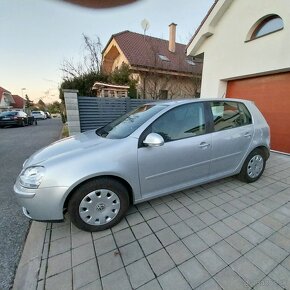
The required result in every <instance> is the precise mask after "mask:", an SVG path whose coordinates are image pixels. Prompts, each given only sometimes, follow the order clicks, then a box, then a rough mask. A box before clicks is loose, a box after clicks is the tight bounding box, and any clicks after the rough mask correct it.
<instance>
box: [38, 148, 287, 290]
mask: <svg viewBox="0 0 290 290" xmlns="http://www.w3.org/2000/svg"><path fill="white" fill-rule="evenodd" d="M289 201H290V157H287V156H283V155H278V154H275V153H272V155H271V158H270V160H269V162H268V166H267V169H266V171H265V173H264V176H263V177H262V178H261V179H260V180H259V181H258V182H255V183H252V184H245V183H242V182H240V181H238V180H236V179H235V178H227V179H223V180H221V181H218V182H214V183H211V184H208V185H204V186H199V187H195V188H192V189H190V190H186V191H182V192H179V193H176V194H172V195H169V196H166V197H163V198H158V199H155V200H152V201H150V202H145V203H142V204H140V205H137V206H136V207H132V208H131V209H130V211H129V213H128V215H127V216H126V218H125V219H123V221H122V222H121V223H120V224H119V225H117V226H115V227H114V228H113V229H112V230H106V231H103V232H98V233H93V234H91V233H87V232H83V231H80V230H78V229H77V228H75V227H74V226H73V225H71V224H70V222H69V220H67V221H66V222H65V223H61V224H52V225H51V224H48V225H47V230H46V237H45V244H44V248H43V249H44V250H43V254H42V263H41V269H40V271H39V275H38V289H43V287H44V285H45V287H46V288H45V289H62V290H63V289H122V290H125V289H142V290H145V289H148V290H154V289H164V290H170V289H172V290H176V289H178V290H182V289H194V288H198V289H210V290H213V289H229V290H232V289H235V290H236V289H249V288H251V287H252V288H254V289H272V290H273V289H282V288H287V289H290V257H289V253H290V204H289Z"/></svg>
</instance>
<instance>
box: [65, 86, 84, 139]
mask: <svg viewBox="0 0 290 290" xmlns="http://www.w3.org/2000/svg"><path fill="white" fill-rule="evenodd" d="M62 91H63V94H64V101H65V107H66V115H67V123H68V130H69V135H70V136H71V135H75V134H77V133H80V132H81V126H80V114H79V105H78V92H79V91H78V90H62Z"/></svg>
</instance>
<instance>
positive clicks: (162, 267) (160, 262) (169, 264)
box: [147, 249, 175, 276]
mask: <svg viewBox="0 0 290 290" xmlns="http://www.w3.org/2000/svg"><path fill="white" fill-rule="evenodd" d="M147 259H148V262H149V264H150V265H151V267H152V269H153V271H154V273H155V274H156V275H157V276H159V275H161V274H163V273H165V272H167V271H168V270H170V269H172V268H174V267H175V264H174V262H173V261H172V259H171V258H170V256H169V255H168V254H167V253H166V251H165V250H164V249H161V250H159V251H157V252H155V253H153V254H151V255H149V256H148V257H147Z"/></svg>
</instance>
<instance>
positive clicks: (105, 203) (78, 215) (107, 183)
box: [68, 177, 129, 232]
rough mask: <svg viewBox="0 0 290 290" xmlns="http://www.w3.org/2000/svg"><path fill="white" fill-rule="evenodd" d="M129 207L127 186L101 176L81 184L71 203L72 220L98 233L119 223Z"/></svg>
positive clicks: (80, 226) (78, 225)
mask: <svg viewBox="0 0 290 290" xmlns="http://www.w3.org/2000/svg"><path fill="white" fill-rule="evenodd" d="M128 207H129V195H128V190H127V189H126V187H125V186H124V185H123V184H122V183H120V182H119V181H117V180H115V179H112V178H105V177H104V178H97V179H94V180H90V181H88V182H86V183H84V184H82V185H81V186H79V187H78V188H77V189H76V190H75V191H74V193H73V195H72V197H71V198H70V200H69V202H68V213H69V215H70V218H71V221H72V223H73V224H74V225H75V226H76V227H78V228H79V229H81V230H85V231H89V232H96V231H102V230H105V229H108V228H111V227H112V226H114V225H116V224H117V223H118V222H119V221H120V220H121V219H122V218H123V216H124V215H125V213H126V211H127V209H128Z"/></svg>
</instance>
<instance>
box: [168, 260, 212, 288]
mask: <svg viewBox="0 0 290 290" xmlns="http://www.w3.org/2000/svg"><path fill="white" fill-rule="evenodd" d="M178 268H179V270H180V272H181V273H182V274H183V276H184V277H185V279H186V280H187V282H188V283H189V284H190V286H191V287H192V288H195V287H197V286H199V285H200V284H202V283H203V282H205V281H206V280H208V279H209V278H210V275H209V273H208V272H207V271H206V270H205V269H204V267H203V266H202V265H201V264H200V263H199V262H198V261H197V259H196V258H191V259H190V260H188V261H186V262H184V263H183V264H182V265H180V266H179V267H178ZM172 283H174V281H172ZM164 289H166V288H164ZM172 289H174V288H173V287H172ZM176 289H178V288H176Z"/></svg>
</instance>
